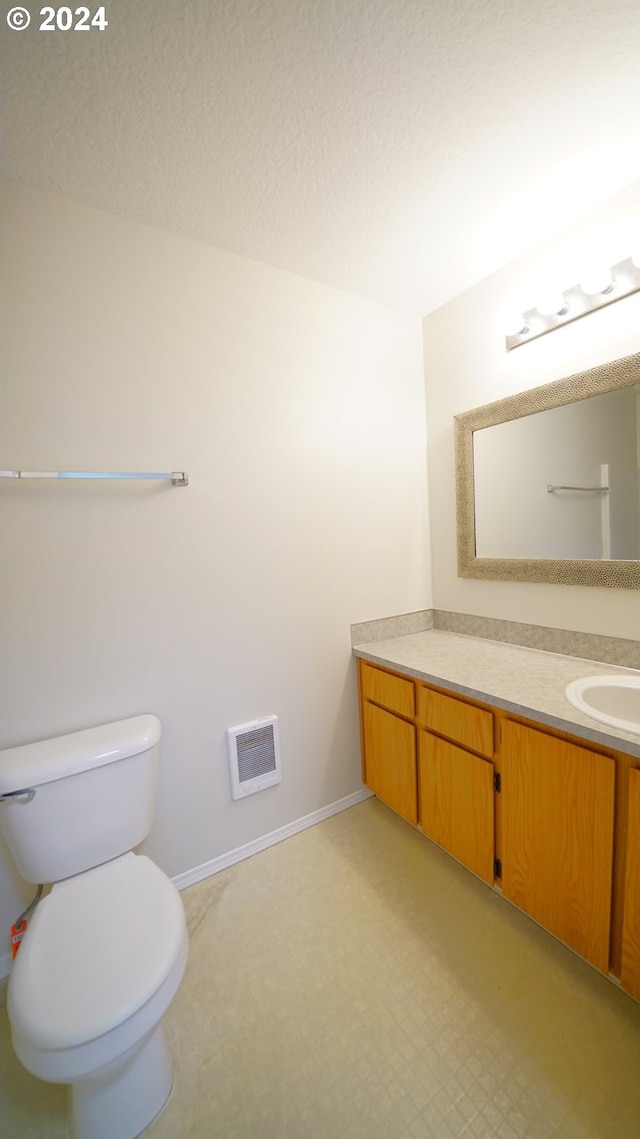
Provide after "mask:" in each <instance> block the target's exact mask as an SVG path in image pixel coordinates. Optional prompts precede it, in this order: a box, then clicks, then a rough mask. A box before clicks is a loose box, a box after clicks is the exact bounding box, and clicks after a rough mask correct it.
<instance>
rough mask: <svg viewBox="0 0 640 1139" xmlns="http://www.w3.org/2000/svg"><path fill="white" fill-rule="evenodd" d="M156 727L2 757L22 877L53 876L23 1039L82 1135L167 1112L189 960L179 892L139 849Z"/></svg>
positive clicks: (126, 1136)
mask: <svg viewBox="0 0 640 1139" xmlns="http://www.w3.org/2000/svg"><path fill="white" fill-rule="evenodd" d="M160 732H161V728H160V721H159V720H158V718H157V717H156V716H153V715H143V716H134V717H131V718H129V719H126V720H119V721H117V722H116V723H111V724H103V725H101V726H99V727H95V728H89V729H87V730H84V731H79V732H73V733H72V734H70V735H64V736H58V737H57V738H56V739H50V740H42V741H39V742H38V743H33V744H25V745H23V746H21V747H14V748H9V749H7V750H5V751H0V830H1V831H2V833H3V835H4V837H5V840H6V843H7V846H8V848H9V851H10V853H11V856H12V858H13V860H14V862H15V865H16V868H17V870H18V872H19V874H20V875H21V876H22V877H23V878H24V879H25V880H26V881H27V882H31V883H34V884H42V883H47V884H49V883H53V886H52V889H51V891H50V893H49V894H47V896H46V897H44V898H43V900H42V901H40V902H39V903H38V905H37V907H36V909H35V911H34V913H33V915H32V917H31V920H30V922H29V925H28V928H27V932H26V934H25V936H24V939H23V941H22V943H21V945H20V949H19V952H18V954H17V956H16V959H15V961H14V963H13V968H12V971H11V975H10V978H9V988H8V994H7V1008H8V1013H9V1020H10V1023H11V1036H12V1041H13V1047H14V1050H15V1053H16V1055H17V1057H18V1059H19V1060H20V1061H21V1063H22V1064H23V1065H24V1067H25V1068H26V1069H27V1070H28V1071H29V1072H31V1073H32V1074H33V1075H34V1076H37V1077H38V1078H39V1079H41V1080H47V1081H49V1082H51V1083H60V1084H68V1085H69V1086H70V1089H71V1096H70V1121H69V1124H70V1133H71V1136H72V1139H115V1137H117V1139H135V1136H137V1135H139V1134H140V1133H141V1132H142V1131H143V1130H144V1129H145V1128H146V1127H147V1126H148V1125H149V1124H150V1123H151V1122H152V1121H153V1120H154V1119H155V1118H156V1116H157V1115H159V1113H160V1112H161V1111H162V1109H163V1107H164V1106H165V1104H166V1102H167V1100H168V1098H169V1096H170V1094H171V1089H172V1087H173V1082H174V1062H173V1057H172V1054H171V1049H170V1046H169V1042H168V1039H167V1035H166V1030H165V1028H164V1025H163V1017H164V1015H165V1013H166V1011H167V1009H168V1008H169V1005H170V1004H171V1001H172V1000H173V998H174V996H175V994H176V992H177V990H178V987H179V985H180V981H181V980H182V976H183V974H184V970H185V967H186V963H187V953H188V939H187V929H186V922H185V915H184V909H183V906H182V900H181V898H180V895H179V893H178V891H177V890H176V888H175V886H174V885H173V883H172V882H171V881H170V879H169V878H167V876H166V875H165V874H164V873H163V872H162V871H161V870H160V869H159V867H158V866H156V865H155V863H154V862H152V861H151V859H150V858H147V857H146V856H145V855H142V854H136V853H135V852H134V848H135V847H136V846H138V844H139V843H141V842H142V840H143V839H144V838H145V837H146V835H147V834H148V833H149V831H150V829H151V824H152V822H153V816H154V809H155V794H156V781H157V771H158V750H159V743H160Z"/></svg>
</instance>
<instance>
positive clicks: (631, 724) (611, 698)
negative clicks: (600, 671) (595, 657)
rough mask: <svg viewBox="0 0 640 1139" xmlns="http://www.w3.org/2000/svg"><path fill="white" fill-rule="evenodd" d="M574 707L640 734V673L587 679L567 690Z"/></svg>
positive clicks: (575, 681) (617, 726)
mask: <svg viewBox="0 0 640 1139" xmlns="http://www.w3.org/2000/svg"><path fill="white" fill-rule="evenodd" d="M564 692H565V696H566V697H567V700H568V701H569V703H570V704H573V707H574V708H577V710H578V711H579V712H584V714H585V716H591V718H592V719H593V720H599V721H600V723H601V724H610V725H611V726H612V727H614V728H619V729H620V730H621V731H623V732H635V733H636V735H640V674H638V675H637V676H634V675H631V674H630V675H629V676H584V677H582V679H581V680H572V681H571V684H568V685H567V687H566V688H565V690H564Z"/></svg>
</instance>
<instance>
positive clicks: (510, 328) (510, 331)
mask: <svg viewBox="0 0 640 1139" xmlns="http://www.w3.org/2000/svg"><path fill="white" fill-rule="evenodd" d="M506 325H507V327H506V335H507V336H525V335H526V334H527V332H530V331H531V329H530V327H529V325H528V324H527V322H526V320H525V318H524V317H523V316H522V314H521V313H514V314H513V315H512V316H510V317H509V319H508V320H507V322H506Z"/></svg>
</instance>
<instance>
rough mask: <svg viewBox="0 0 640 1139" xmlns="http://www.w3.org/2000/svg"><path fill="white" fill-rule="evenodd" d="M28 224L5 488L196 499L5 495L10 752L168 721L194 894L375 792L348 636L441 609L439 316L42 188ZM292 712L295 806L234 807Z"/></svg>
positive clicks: (161, 834)
mask: <svg viewBox="0 0 640 1139" xmlns="http://www.w3.org/2000/svg"><path fill="white" fill-rule="evenodd" d="M4 209H5V237H4V256H5V272H6V284H7V293H6V297H5V300H4V303H3V312H4V316H5V319H6V330H5V344H4V362H3V372H4V383H3V389H2V406H1V413H2V466H3V468H5V469H6V468H18V469H19V468H22V469H45V470H46V469H60V468H66V469H81V470H82V469H84V470H86V469H94V470H101V469H102V470H113V469H115V470H118V469H120V470H132V469H133V470H165V469H168V470H173V469H185V470H186V471H188V473H189V477H190V480H191V484H190V486H189V487H188V488H186V489H171V488H169V489H167V488H166V487H164V486H160V485H155V484H146V483H145V484H133V483H128V484H115V483H104V484H100V483H89V482H86V483H76V484H74V483H69V482H66V483H64V482H55V483H54V482H32V483H27V482H23V483H18V484H16V483H9V482H8V481H7V480H2V483H1V484H0V505H1V507H2V594H1V602H2V613H1V619H2V633H3V637H2V661H1V667H2V686H1V689H0V692H1V709H0V711H1V728H2V734H1V741H0V746H5V747H6V746H11V745H14V744H18V743H22V742H24V741H28V740H32V739H37V738H39V737H46V736H49V735H55V734H57V733H61V732H66V731H70V730H75V729H78V728H82V727H85V726H89V725H91V724H94V723H100V722H103V721H108V720H111V719H116V718H119V717H122V716H129V715H132V714H136V713H139V712H146V711H152V712H156V713H157V714H158V715H159V716H160V718H161V720H162V723H163V729H164V735H163V742H162V775H161V784H160V795H159V806H158V815H157V822H156V825H155V828H154V831H153V834H152V836H151V839H150V841H149V843H148V844H147V850H148V853H149V854H150V855H151V856H152V857H154V858H156V860H157V861H158V862H159V863H160V864H161V866H163V867H164V869H165V870H166V871H168V872H169V873H170V874H173V875H175V874H177V873H180V872H184V871H187V870H190V869H192V868H193V867H196V866H198V865H201V864H202V863H205V862H207V861H209V860H211V859H213V858H216V857H218V856H220V855H222V854H224V853H226V852H228V851H230V850H232V849H235V848H236V847H239V846H241V845H243V844H245V843H247V842H250V841H252V840H253V839H255V838H257V837H259V836H262V835H264V834H267V833H269V832H270V831H272V830H275V829H277V828H278V827H281V826H284V825H286V824H287V823H289V822H291V821H293V820H296V819H298V818H300V817H302V816H304V815H306V814H308V813H310V812H312V811H314V810H317V809H319V808H321V807H323V806H325V805H327V804H330V803H332V802H334V801H336V800H339V799H340V798H342V797H343V796H346V795H348V794H350V793H352V792H354V791H356V790H357V789H359V788H360V786H361V782H360V759H359V732H358V721H357V705H356V692H355V673H354V667H353V662H352V659H351V655H350V640H349V625H350V622H353V621H360V620H365V619H368V618H371V617H378V616H381V615H383V614H388V613H398V612H404V611H411V610H416V609H422V608H425V607H428V606H430V605H431V590H430V583H429V566H428V537H427V507H426V503H427V488H426V479H425V416H424V382H423V370H422V338H421V327H420V321H419V320H418V319H416V318H410V317H406V316H403V315H401V314H399V313H397V312H393V311H390V310H386V309H384V308H381V307H379V306H376V305H374V304H371V303H369V302H366V301H363V300H360V299H358V298H357V297H354V296H351V295H348V294H345V293H341V292H338V291H336V290H332V289H329V288H325V287H323V286H320V285H317V284H314V283H313V282H311V281H307V280H304V279H301V278H299V277H295V276H293V275H290V274H287V273H283V272H279V271H277V270H274V269H271V268H268V267H266V266H264V265H261V264H257V263H255V262H251V261H249V260H246V259H243V258H240V257H235V256H231V255H227V254H224V253H221V252H218V251H216V250H214V249H211V248H209V247H207V246H205V245H200V244H198V243H195V242H192V241H187V240H184V239H182V238H180V237H177V236H173V235H170V234H168V233H165V232H162V231H159V230H155V229H152V228H149V227H146V226H143V225H139V224H137V223H135V222H131V221H126V220H124V219H122V218H118V217H114V216H111V215H109V214H106V213H102V212H100V211H97V210H94V209H91V208H89V207H85V206H83V205H80V204H78V203H75V202H73V201H70V200H68V199H64V198H61V197H57V196H55V195H51V194H46V193H41V192H39V191H36V190H34V189H29V188H26V187H22V186H18V185H15V184H11V183H9V184H7V185H6V186H5V193H4ZM274 712H275V713H277V714H278V715H279V717H280V734H281V748H282V784H281V785H280V786H279V787H276V788H272V789H270V790H268V791H266V792H263V793H261V794H258V795H255V796H252V797H251V798H249V799H246V800H244V801H242V802H239V803H233V802H231V800H230V796H229V790H228V778H227V767H226V755H225V751H224V730H225V728H226V727H227V726H229V725H233V724H238V723H243V722H245V721H247V720H249V719H253V718H255V717H259V716H263V715H267V714H270V713H274ZM3 861H4V869H3V868H2V867H0V871H2V877H1V880H0V885H3V886H4V897H3V904H2V916H1V928H2V930H3V931H6V930H7V928H8V924H9V922H10V921H11V920H13V918H14V916H16V910H17V907H18V905H19V899H20V898H22V896H23V891H22V890H21V889H20V888H19V884H18V883H16V882H15V880H14V875H13V874H12V872H11V870H10V869H9V868H8V867H7V864H6V863H7V859H6V857H4V856H3ZM2 953H3V950H0V957H1V956H2Z"/></svg>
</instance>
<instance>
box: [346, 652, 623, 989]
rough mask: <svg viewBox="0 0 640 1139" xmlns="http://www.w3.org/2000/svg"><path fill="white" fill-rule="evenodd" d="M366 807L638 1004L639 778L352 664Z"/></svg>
mask: <svg viewBox="0 0 640 1139" xmlns="http://www.w3.org/2000/svg"><path fill="white" fill-rule="evenodd" d="M358 669H359V678H360V706H361V728H362V756H363V778H364V781H365V783H366V784H367V785H368V786H369V787H370V789H371V790H372V791H373V792H374V794H376V795H378V796H379V798H380V799H382V800H383V802H385V803H387V804H388V805H389V806H390V807H392V808H393V810H395V811H397V812H398V814H400V815H402V816H403V818H405V819H407V821H408V822H410V823H412V824H413V825H414V826H415V825H416V824H418V825H419V826H420V827H421V828H422V830H423V831H424V833H425V834H426V835H427V836H428V837H429V838H431V839H432V840H433V841H434V842H436V843H437V844H438V845H439V846H441V847H442V848H443V849H444V850H446V851H448V852H449V853H450V854H452V855H453V856H454V857H455V858H456V859H457V860H458V861H459V862H461V863H462V864H463V865H465V866H467V867H468V868H469V869H470V870H472V871H473V872H474V873H475V874H477V875H478V876H479V877H480V878H482V879H483V880H484V881H485V882H487V883H489V884H490V885H492V886H493V885H495V886H496V887H498V888H500V889H501V890H502V893H503V894H504V896H505V897H506V898H508V899H509V900H510V901H511V902H513V903H514V904H515V905H517V906H518V907H519V908H520V909H521V910H523V911H524V912H525V913H527V914H529V915H530V916H531V917H532V918H534V919H535V920H536V921H537V922H539V923H540V924H541V925H543V926H544V927H545V928H546V929H548V930H549V931H550V933H552V934H554V935H555V936H556V937H558V938H560V939H561V940H562V941H563V942H565V944H566V945H568V946H570V947H571V948H572V949H574V950H575V951H576V952H577V953H579V954H580V955H581V956H582V957H584V958H586V960H587V961H589V962H590V963H591V964H592V965H594V966H595V967H596V968H598V969H600V970H601V971H602V972H604V973H607V972H611V973H613V975H614V976H616V977H620V978H621V981H622V985H623V987H624V988H625V989H626V990H627V992H629V993H631V994H632V995H633V996H636V997H637V998H638V999H640V768H638V767H637V766H635V767H634V766H633V764H634V763H635V764H636V765H637V760H633V759H632V757H631V756H629V755H628V754H626V753H621V752H615V751H609V750H608V749H607V748H606V747H599V746H598V745H593V746H591V745H589V744H586V745H585V746H582V742H581V741H580V740H578V739H575V738H574V737H573V736H569V735H567V734H566V733H564V732H561V731H555V730H554V729H552V728H549V729H547V728H543V727H542V726H539V725H537V724H532V723H530V722H528V721H527V720H526V719H524V717H520V716H514V715H512V714H510V713H509V712H506V711H503V710H502V709H499V708H492V707H490V706H488V705H484V704H481V703H480V702H477V701H473V700H468V699H467V698H466V697H464V696H461V695H458V694H457V693H454V694H449V693H447V692H445V691H442V690H441V689H438V688H436V687H435V686H433V685H431V684H427V683H425V682H423V681H421V680H414V679H412V678H411V677H408V676H404V675H401V674H399V673H393V672H390V671H388V670H387V669H385V668H383V667H381V666H378V665H374V664H369V663H368V662H366V661H364V660H359V661H358Z"/></svg>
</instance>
